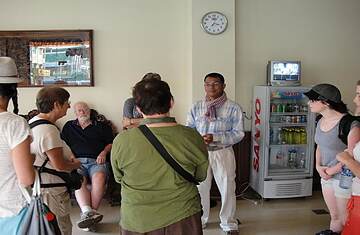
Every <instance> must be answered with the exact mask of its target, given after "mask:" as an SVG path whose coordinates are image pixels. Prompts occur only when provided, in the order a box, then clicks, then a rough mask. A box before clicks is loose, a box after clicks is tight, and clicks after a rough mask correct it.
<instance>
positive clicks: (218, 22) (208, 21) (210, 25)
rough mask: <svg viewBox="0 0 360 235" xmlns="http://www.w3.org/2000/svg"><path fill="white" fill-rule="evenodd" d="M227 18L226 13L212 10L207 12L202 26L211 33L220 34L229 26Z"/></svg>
mask: <svg viewBox="0 0 360 235" xmlns="http://www.w3.org/2000/svg"><path fill="white" fill-rule="evenodd" d="M227 23H228V21H227V18H226V16H225V15H224V14H222V13H220V12H217V11H212V12H208V13H206V14H205V15H204V16H203V18H202V19H201V27H202V28H203V29H204V30H205V32H207V33H210V34H220V33H222V32H224V31H225V29H226V27H227Z"/></svg>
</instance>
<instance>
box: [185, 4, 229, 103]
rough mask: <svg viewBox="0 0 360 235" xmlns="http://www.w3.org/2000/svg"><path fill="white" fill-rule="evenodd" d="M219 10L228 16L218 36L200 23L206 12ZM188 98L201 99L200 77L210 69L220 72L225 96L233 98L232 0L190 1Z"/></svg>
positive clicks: (202, 77)
mask: <svg viewBox="0 0 360 235" xmlns="http://www.w3.org/2000/svg"><path fill="white" fill-rule="evenodd" d="M209 11H219V12H221V13H223V14H225V16H226V18H227V19H228V27H227V29H226V31H225V32H224V33H222V34H219V35H211V34H207V33H205V32H204V30H203V29H202V28H201V27H200V22H201V19H202V17H203V15H205V14H206V13H207V12H209ZM191 38H192V47H191V54H192V68H191V71H192V101H196V100H199V99H203V98H204V85H203V84H204V82H203V81H204V77H205V75H206V74H208V73H210V72H219V73H221V74H223V75H224V77H225V82H226V85H227V87H226V93H227V97H229V98H230V99H232V100H235V77H236V76H235V0H222V1H221V0H196V1H192V37H191Z"/></svg>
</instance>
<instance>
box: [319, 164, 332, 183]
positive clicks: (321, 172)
mask: <svg viewBox="0 0 360 235" xmlns="http://www.w3.org/2000/svg"><path fill="white" fill-rule="evenodd" d="M327 169H328V167H326V166H316V170H317V171H318V172H319V175H320V177H321V178H323V179H324V180H328V179H330V178H331V175H329V174H327V173H326V172H327Z"/></svg>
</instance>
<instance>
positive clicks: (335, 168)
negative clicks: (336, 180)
mask: <svg viewBox="0 0 360 235" xmlns="http://www.w3.org/2000/svg"><path fill="white" fill-rule="evenodd" d="M343 165H344V164H343V163H341V162H339V163H337V164H336V165H335V166H332V167H328V168H327V169H326V174H328V175H330V176H332V175H335V174H337V173H339V172H340V171H341V168H342V166H343Z"/></svg>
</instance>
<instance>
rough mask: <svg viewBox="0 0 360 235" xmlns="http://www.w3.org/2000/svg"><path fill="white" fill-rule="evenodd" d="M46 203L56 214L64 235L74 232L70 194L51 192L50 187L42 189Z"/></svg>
mask: <svg viewBox="0 0 360 235" xmlns="http://www.w3.org/2000/svg"><path fill="white" fill-rule="evenodd" d="M42 197H43V200H44V203H45V204H46V205H47V206H48V207H49V209H50V210H51V211H52V212H53V213H54V214H55V215H56V220H57V221H58V225H59V228H60V231H61V234H62V235H71V234H72V223H71V220H70V208H71V203H70V195H69V193H68V192H67V191H66V192H63V193H60V194H57V195H54V194H52V193H51V192H49V189H42Z"/></svg>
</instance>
